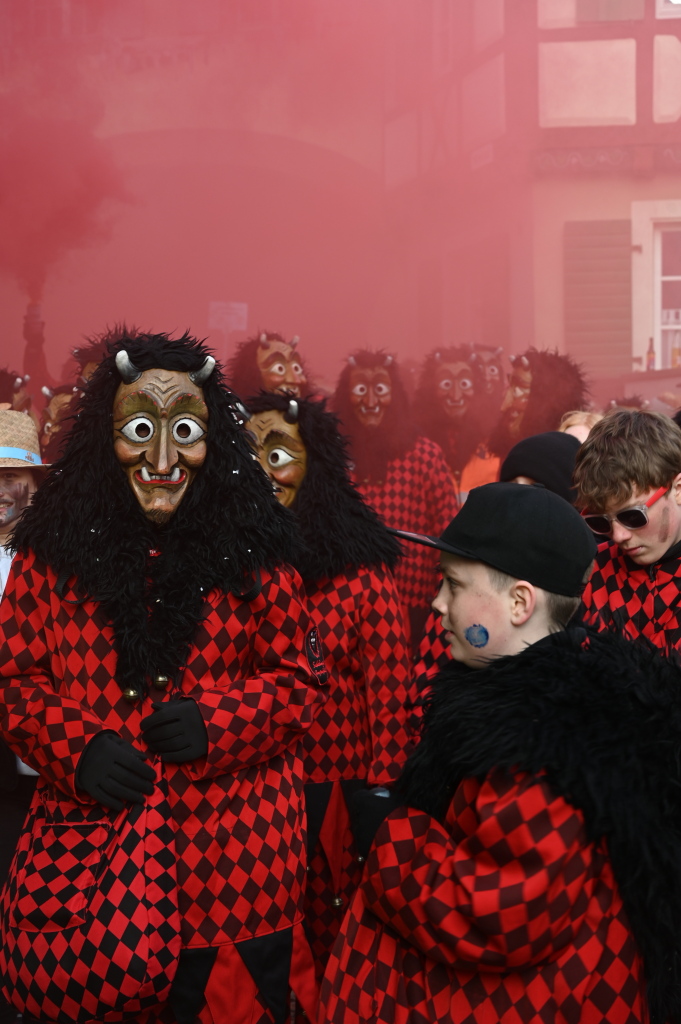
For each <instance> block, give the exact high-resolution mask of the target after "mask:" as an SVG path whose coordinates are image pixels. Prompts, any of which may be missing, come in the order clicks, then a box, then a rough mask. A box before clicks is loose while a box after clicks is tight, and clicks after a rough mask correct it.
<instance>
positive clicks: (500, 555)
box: [394, 483, 596, 597]
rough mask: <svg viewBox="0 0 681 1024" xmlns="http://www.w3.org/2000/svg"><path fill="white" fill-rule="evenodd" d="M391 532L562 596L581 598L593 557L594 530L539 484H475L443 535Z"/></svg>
mask: <svg viewBox="0 0 681 1024" xmlns="http://www.w3.org/2000/svg"><path fill="white" fill-rule="evenodd" d="M394 532H395V533H396V534H397V535H398V536H400V537H403V538H404V539H405V540H412V541H416V542H417V543H419V544H427V545H428V546H429V547H433V548H439V550H440V551H449V552H451V554H453V555H460V556H461V557H462V558H470V559H472V560H474V561H476V562H484V563H485V565H490V566H492V568H494V569H499V570H500V572H505V573H507V574H508V575H509V576H513V577H514V578H515V579H519V580H527V581H528V583H533V584H534V586H535V587H541V589H542V590H547V591H549V593H552V594H563V595H565V596H566V597H579V595H580V594H581V593H582V591H583V589H584V582H583V581H584V576H585V574H586V571H587V569H588V568H589V565H590V564H591V562H592V561H593V560H594V558H595V557H596V542H595V540H594V536H593V533H592V532H591V530H590V529H589V527H588V526H587V525H586V523H585V522H584V520H583V519H582V517H581V516H580V514H579V512H577V510H576V509H574V508H573V507H572V506H571V505H570V504H569V503H568V502H567V501H565V500H564V499H563V498H559V497H558V495H557V494H553V493H552V492H551V491H549V490H547V489H546V487H543V486H541V485H533V486H529V487H528V486H526V485H524V484H505V483H498V484H485V485H484V486H483V487H475V488H473V490H472V491H471V492H470V494H469V495H468V500H467V501H466V504H465V505H464V506H463V508H462V509H461V511H460V512H459V513H458V514H457V516H456V517H455V518H454V519H452V521H451V523H450V524H449V526H448V527H447V528H446V530H445V531H444V533H443V534H442V536H441V537H428V536H427V535H425V534H420V533H408V532H406V531H404V530H395V531H394Z"/></svg>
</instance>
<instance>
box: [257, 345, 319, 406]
mask: <svg viewBox="0 0 681 1024" xmlns="http://www.w3.org/2000/svg"><path fill="white" fill-rule="evenodd" d="M257 362H258V369H259V371H260V377H261V379H262V386H263V388H264V390H265V391H275V392H279V393H280V394H290V395H293V396H294V398H300V395H301V394H302V389H303V386H304V385H305V384H307V377H306V376H305V371H304V370H303V366H302V363H301V362H300V359H299V358H298V356H297V355H296V351H295V348H294V346H293V345H289V344H288V343H287V342H285V341H279V340H277V339H276V338H274V339H272V340H271V341H265V342H261V343H260V345H258V349H257Z"/></svg>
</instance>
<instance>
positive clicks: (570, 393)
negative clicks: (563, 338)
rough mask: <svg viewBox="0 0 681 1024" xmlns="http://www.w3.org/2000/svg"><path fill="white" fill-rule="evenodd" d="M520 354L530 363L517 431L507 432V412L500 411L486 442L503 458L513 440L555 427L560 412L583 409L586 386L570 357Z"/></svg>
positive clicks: (545, 352) (531, 352)
mask: <svg viewBox="0 0 681 1024" xmlns="http://www.w3.org/2000/svg"><path fill="white" fill-rule="evenodd" d="M523 355H524V356H525V358H526V359H527V360H528V362H529V364H530V371H531V373H532V384H531V389H530V397H529V400H528V403H527V406H526V407H525V413H524V415H523V419H522V422H521V424H520V433H519V434H518V435H516V436H512V435H511V433H510V432H509V428H508V424H509V416H508V411H506V412H503V413H501V415H500V417H499V419H498V421H497V424H496V426H495V427H494V430H493V431H492V435H491V437H490V441H489V447H490V451H491V452H493V454H494V455H500V456H501V457H502V458H503V457H505V456H506V455H507V454H508V452H509V451H510V449H511V448H512V447H513V445H514V444H516V442H518V441H521V440H522V439H523V438H524V437H532V436H533V435H534V434H545V433H546V432H547V431H549V430H557V429H558V426H559V424H560V419H561V416H562V415H563V413H566V412H569V411H570V410H571V409H583V408H584V405H585V403H586V400H587V395H588V393H589V389H588V386H587V383H586V379H585V377H584V374H583V372H582V368H581V367H580V366H578V365H577V363H575V362H574V361H573V360H572V359H570V357H569V356H563V355H560V354H559V353H558V352H550V351H549V350H548V349H542V350H541V351H539V350H537V349H536V348H529V349H528V350H527V352H524V353H523Z"/></svg>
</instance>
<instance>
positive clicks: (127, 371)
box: [116, 348, 142, 384]
mask: <svg viewBox="0 0 681 1024" xmlns="http://www.w3.org/2000/svg"><path fill="white" fill-rule="evenodd" d="M116 369H117V370H118V372H119V373H120V375H121V377H122V378H123V380H124V382H125V383H126V384H134V383H135V381H136V380H139V379H140V377H141V376H142V371H141V370H138V369H137V367H136V366H135V364H134V363H133V361H132V359H131V358H130V356H129V355H128V353H127V352H126V351H125V349H124V348H122V349H121V350H120V351H119V352H117V353H116Z"/></svg>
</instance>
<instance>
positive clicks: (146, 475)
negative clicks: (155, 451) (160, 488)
mask: <svg viewBox="0 0 681 1024" xmlns="http://www.w3.org/2000/svg"><path fill="white" fill-rule="evenodd" d="M140 476H141V477H142V479H143V480H144V482H145V483H147V484H148V483H149V481H150V480H151V477H150V476H149V470H148V469H147V467H146V466H142V468H141V469H140Z"/></svg>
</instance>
